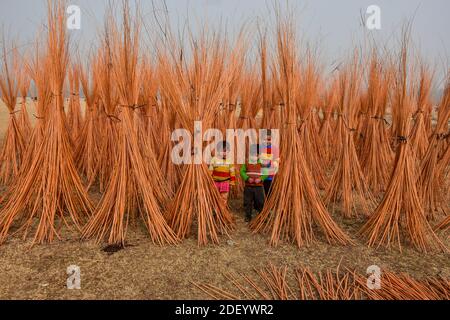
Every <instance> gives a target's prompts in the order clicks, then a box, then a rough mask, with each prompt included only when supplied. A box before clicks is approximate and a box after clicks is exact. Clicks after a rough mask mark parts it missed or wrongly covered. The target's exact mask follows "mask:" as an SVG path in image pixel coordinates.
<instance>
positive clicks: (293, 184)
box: [251, 21, 351, 247]
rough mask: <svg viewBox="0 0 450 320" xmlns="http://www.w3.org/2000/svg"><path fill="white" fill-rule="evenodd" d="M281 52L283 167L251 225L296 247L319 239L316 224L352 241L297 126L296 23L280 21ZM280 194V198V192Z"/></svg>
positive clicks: (336, 238) (338, 239)
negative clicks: (328, 203)
mask: <svg viewBox="0 0 450 320" xmlns="http://www.w3.org/2000/svg"><path fill="white" fill-rule="evenodd" d="M277 44H278V56H277V61H276V62H275V63H274V71H275V74H274V79H275V81H276V82H277V83H276V86H277V89H278V92H279V95H280V96H281V97H282V98H283V102H284V105H285V106H284V107H283V108H284V113H285V114H284V115H283V119H284V121H286V123H285V124H284V128H283V129H282V133H281V134H282V137H283V139H282V140H281V148H280V152H281V153H280V158H281V159H282V162H281V164H280V168H279V171H278V173H277V179H275V181H274V183H273V185H272V193H271V195H270V196H269V199H268V200H267V201H266V204H265V206H264V209H263V211H262V212H261V213H260V214H259V215H258V216H257V217H256V219H255V220H253V221H252V223H251V228H252V229H253V230H254V231H255V232H270V233H271V238H270V243H271V244H272V245H277V244H278V242H279V240H280V239H282V238H285V239H289V240H291V241H293V242H295V243H296V244H297V246H299V247H300V246H303V245H305V244H306V245H308V244H310V243H311V242H312V241H313V240H314V234H315V232H316V231H315V230H314V229H313V225H316V226H318V227H319V229H320V230H321V231H322V233H323V234H324V236H325V238H326V240H327V241H328V242H329V243H339V244H344V245H345V244H349V243H351V240H350V239H349V237H348V236H347V235H346V234H345V233H344V232H343V231H342V230H341V229H340V228H339V226H338V225H337V224H336V223H335V222H334V221H333V220H332V218H331V217H330V215H329V213H328V211H327V210H326V208H325V206H324V205H323V203H322V201H321V199H320V195H319V191H318V189H317V188H316V186H315V184H314V181H313V176H312V174H311V173H310V170H309V167H308V164H307V162H306V159H305V156H304V150H303V147H302V145H303V144H302V142H301V141H300V136H299V132H298V130H297V121H296V120H297V108H296V106H295V101H296V95H297V94H299V92H298V91H297V89H298V88H297V87H296V84H297V83H298V82H297V81H299V79H298V77H299V74H298V73H296V72H295V71H296V70H298V69H297V68H296V64H297V62H298V60H297V59H298V56H297V50H296V44H295V37H294V33H293V27H292V26H291V25H290V24H289V22H286V23H282V22H281V21H279V24H278V32H277ZM275 195H276V196H275Z"/></svg>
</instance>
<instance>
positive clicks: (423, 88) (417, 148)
mask: <svg viewBox="0 0 450 320" xmlns="http://www.w3.org/2000/svg"><path fill="white" fill-rule="evenodd" d="M432 82H433V76H432V75H430V71H429V70H428V68H427V66H425V65H422V67H421V70H420V80H419V86H418V88H417V109H416V111H415V113H414V116H413V119H414V125H413V127H412V129H411V133H410V136H411V144H412V146H413V149H414V153H415V155H416V157H417V159H418V160H419V161H421V160H422V159H423V157H424V155H425V152H426V151H427V149H428V142H429V141H428V131H427V126H426V124H425V123H426V122H431V114H430V113H429V112H427V111H428V110H429V109H430V106H431V102H430V93H431V84H432Z"/></svg>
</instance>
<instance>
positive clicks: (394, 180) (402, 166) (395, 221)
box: [361, 33, 444, 251]
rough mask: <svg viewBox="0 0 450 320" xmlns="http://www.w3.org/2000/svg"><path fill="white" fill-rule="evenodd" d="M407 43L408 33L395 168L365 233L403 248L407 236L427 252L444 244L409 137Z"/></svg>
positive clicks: (396, 109)
mask: <svg viewBox="0 0 450 320" xmlns="http://www.w3.org/2000/svg"><path fill="white" fill-rule="evenodd" d="M407 46H408V35H407V33H405V35H404V38H403V42H402V48H401V54H400V61H399V68H398V72H397V75H396V82H395V88H394V90H396V91H395V96H394V102H393V104H394V105H393V116H394V122H395V123H396V132H397V134H398V136H397V142H398V147H397V154H396V159H395V167H394V170H393V173H392V176H391V181H390V182H389V186H388V188H387V190H386V193H385V195H384V198H383V200H382V201H381V203H380V204H379V206H378V208H377V209H376V210H375V212H374V213H373V214H372V215H371V217H370V218H369V220H368V221H367V223H366V224H365V225H364V226H363V228H362V229H361V233H362V234H365V235H367V236H368V245H369V246H380V245H385V246H388V247H391V246H393V245H397V246H398V247H399V249H400V250H401V236H402V235H403V236H404V237H406V238H407V239H408V240H409V241H410V242H411V244H412V245H413V246H414V247H415V248H417V249H419V250H421V251H427V250H428V249H430V247H440V248H443V247H444V246H443V244H442V243H441V241H440V240H439V238H438V237H437V236H436V235H435V234H434V232H433V230H432V229H431V227H430V225H429V224H428V222H427V220H426V217H425V214H424V209H423V207H422V204H421V201H420V197H419V194H418V191H417V187H416V179H417V176H416V170H415V165H416V161H415V157H414V153H413V149H412V148H413V146H412V145H411V141H410V139H409V137H408V134H409V132H410V116H411V109H412V102H411V99H410V96H409V93H410V92H409V90H408V80H409V77H408V76H410V75H408V70H407V68H408V64H407V58H408V56H407V54H408V52H407ZM401 230H402V231H403V232H402V233H401Z"/></svg>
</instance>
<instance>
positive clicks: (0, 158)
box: [0, 39, 25, 185]
mask: <svg viewBox="0 0 450 320" xmlns="http://www.w3.org/2000/svg"><path fill="white" fill-rule="evenodd" d="M17 55H18V53H17V49H16V48H15V47H14V46H12V48H11V49H10V50H7V48H6V42H5V40H4V39H3V50H2V65H1V67H2V68H1V73H0V93H1V100H3V102H4V103H5V105H6V107H7V108H8V111H9V119H8V127H7V129H6V134H5V138H4V141H3V146H2V149H1V151H0V184H3V185H9V184H10V183H11V182H13V180H14V179H15V178H16V176H17V175H18V173H19V168H20V165H21V163H22V157H23V153H24V150H25V142H24V139H23V136H22V128H21V127H20V125H19V121H18V120H17V117H16V114H17V112H18V111H16V102H17V96H18V95H19V89H20V87H21V83H20V80H21V77H20V76H19V74H20V72H22V71H21V70H19V65H18V63H19V61H18V56H17ZM19 111H20V110H19Z"/></svg>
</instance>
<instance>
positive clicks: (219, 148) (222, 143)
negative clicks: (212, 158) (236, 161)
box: [216, 141, 230, 152]
mask: <svg viewBox="0 0 450 320" xmlns="http://www.w3.org/2000/svg"><path fill="white" fill-rule="evenodd" d="M216 150H217V151H218V152H223V151H229V150H230V144H229V143H228V142H226V141H220V142H219V143H217V146H216Z"/></svg>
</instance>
